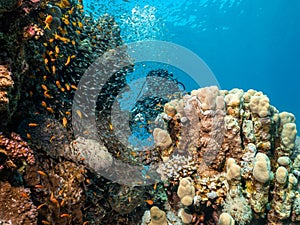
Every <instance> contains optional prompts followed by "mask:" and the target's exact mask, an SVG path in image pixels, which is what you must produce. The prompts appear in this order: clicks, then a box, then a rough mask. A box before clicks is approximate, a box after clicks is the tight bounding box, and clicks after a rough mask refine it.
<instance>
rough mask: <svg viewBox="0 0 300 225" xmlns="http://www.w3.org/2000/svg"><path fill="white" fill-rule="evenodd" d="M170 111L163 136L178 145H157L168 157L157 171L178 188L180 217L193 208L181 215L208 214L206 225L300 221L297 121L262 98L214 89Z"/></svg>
mask: <svg viewBox="0 0 300 225" xmlns="http://www.w3.org/2000/svg"><path fill="white" fill-rule="evenodd" d="M164 109H165V110H164V112H163V115H162V118H164V120H165V128H164V129H165V131H167V133H166V132H165V131H164V137H168V136H170V138H171V141H172V144H169V143H168V145H161V144H160V145H158V148H159V150H160V151H162V152H163V153H164V164H163V165H160V166H159V167H158V172H159V173H160V174H161V177H162V179H163V180H166V179H167V182H171V184H170V185H171V186H175V187H177V188H178V191H177V194H178V197H179V198H180V200H181V205H182V206H181V207H180V208H181V209H180V211H182V210H184V208H186V207H188V209H185V211H184V212H185V213H184V214H183V213H180V214H181V215H184V217H186V214H187V213H186V212H188V214H190V215H195V214H197V215H202V216H203V217H204V218H205V221H210V222H207V224H215V223H217V220H218V219H217V218H216V217H217V216H216V215H219V213H220V212H224V213H223V214H222V216H221V217H220V218H219V224H234V222H235V223H236V224H242V225H244V224H251V223H253V222H254V221H255V220H259V219H260V220H263V221H265V223H266V224H270V225H271V224H272V225H273V224H274V225H275V224H286V223H288V224H297V223H299V222H300V220H299V191H300V190H299V155H298V156H297V155H296V156H295V154H294V152H295V151H296V148H297V147H295V140H296V134H297V130H296V125H295V117H294V115H293V114H291V113H287V112H279V111H278V110H277V109H276V108H275V107H274V106H272V105H271V104H270V101H269V99H268V97H267V96H266V95H264V94H263V93H262V92H258V91H255V90H249V91H246V92H245V91H243V90H241V89H233V90H230V91H226V90H219V89H218V88H217V87H215V86H212V87H205V88H201V89H198V90H195V91H192V92H191V94H187V95H185V96H183V97H182V98H178V99H173V100H172V101H171V102H169V103H167V104H166V105H165V108H164ZM157 133H158V132H156V131H155V132H154V133H153V135H154V138H155V137H156V136H157ZM156 139H157V138H156ZM297 154H299V152H298V153H297ZM292 155H294V156H292ZM174 157H175V158H176V159H178V160H173V159H174ZM181 158H185V160H184V161H185V165H184V166H183V165H180V164H181V161H182V159H181ZM177 164H178V165H180V166H178V165H177ZM189 167H190V168H189ZM183 171H186V172H184V173H183ZM188 171H190V172H188ZM189 185H193V188H195V192H193V191H192V189H191V187H190V186H189ZM169 188H170V187H169ZM170 190H172V188H170ZM182 190H186V196H188V201H183V199H184V195H183V194H182V193H184V192H183V191H182ZM188 190H189V191H188ZM192 193H195V196H193V195H192ZM189 194H190V195H189ZM177 201H178V200H177ZM171 205H172V204H171ZM190 205H192V206H193V207H190ZM175 208H176V207H175ZM182 219H184V218H183V217H182ZM193 221H195V219H194V220H193ZM203 221H204V220H203ZM184 223H186V222H184ZM190 223H193V222H192V221H190Z"/></svg>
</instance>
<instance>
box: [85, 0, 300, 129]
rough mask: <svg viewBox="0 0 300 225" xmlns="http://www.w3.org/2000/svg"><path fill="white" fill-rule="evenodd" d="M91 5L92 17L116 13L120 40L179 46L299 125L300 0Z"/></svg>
mask: <svg viewBox="0 0 300 225" xmlns="http://www.w3.org/2000/svg"><path fill="white" fill-rule="evenodd" d="M85 3H86V4H87V5H88V4H89V2H88V1H86V2H85ZM93 5H94V7H93V8H92V9H89V8H88V7H86V9H87V10H90V11H91V12H92V13H93V14H94V15H95V16H96V15H101V14H103V13H106V12H107V13H110V14H112V15H114V16H115V18H116V20H117V21H118V23H119V24H120V26H121V29H122V36H123V39H124V40H125V42H132V41H139V40H146V39H159V40H165V41H170V42H173V43H176V44H179V45H182V46H184V47H186V48H188V49H190V50H191V51H193V52H194V53H196V54H197V55H199V56H200V57H201V58H202V59H203V60H204V61H205V62H206V63H207V65H208V66H209V67H210V69H211V70H212V71H213V73H214V75H215V76H216V78H217V80H218V82H219V84H220V87H221V88H222V89H232V88H241V89H244V90H248V89H256V90H259V91H262V92H264V93H265V94H266V95H268V97H269V98H270V101H271V104H272V105H273V106H275V107H276V108H277V109H278V110H280V111H288V112H292V113H294V115H295V116H296V118H298V120H297V124H298V127H300V122H299V121H300V104H299V103H300V101H299V98H300V94H299V93H300V92H299V91H298V88H299V84H300V82H299V81H300V78H299V76H300V13H299V12H300V1H298V0H289V1H286V0H189V1H187V0H173V1H167V0H165V1H160V0H149V1H137V0H136V1H133V0H129V1H121V0H118V1H108V0H106V1H100V0H99V2H97V0H94V1H93ZM299 129H300V128H299Z"/></svg>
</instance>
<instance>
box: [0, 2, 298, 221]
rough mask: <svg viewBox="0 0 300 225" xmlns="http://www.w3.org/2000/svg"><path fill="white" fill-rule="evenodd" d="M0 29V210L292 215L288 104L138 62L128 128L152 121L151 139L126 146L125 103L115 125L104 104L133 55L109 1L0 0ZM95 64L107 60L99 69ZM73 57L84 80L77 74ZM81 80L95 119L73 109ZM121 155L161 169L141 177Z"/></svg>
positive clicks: (36, 217) (104, 215)
mask: <svg viewBox="0 0 300 225" xmlns="http://www.w3.org/2000/svg"><path fill="white" fill-rule="evenodd" d="M4 18H5V19H4ZM0 42H1V46H0V189H1V190H0V209H1V210H0V223H1V224H62V225H64V224H66V225H67V224H74V225H77V224H78V225H79V224H84V225H86V224H126V225H136V224H142V225H182V224H194V225H204V224H207V225H216V224H226V225H227V224H228V225H234V224H240V225H246V224H253V223H262V224H268V225H275V224H276V225H280V224H299V223H300V200H299V199H300V184H299V177H300V147H299V146H300V144H299V143H300V142H299V137H296V135H297V129H296V125H295V116H294V115H293V114H291V113H288V112H279V111H278V110H277V109H276V108H275V107H274V106H272V105H271V104H270V100H269V98H268V97H267V96H266V95H265V94H263V93H262V92H259V91H255V90H248V91H243V90H241V89H237V88H235V89H232V90H229V91H227V90H219V89H218V87H216V86H212V87H204V88H200V89H198V90H194V91H192V92H190V93H176V92H177V91H180V90H179V88H178V89H176V88H175V89H174V90H173V89H172V90H170V89H167V91H165V90H163V87H164V85H157V83H159V81H160V78H164V79H165V81H166V84H165V86H167V84H168V82H169V81H170V82H171V81H172V82H174V81H175V82H174V83H176V84H177V85H180V83H179V82H178V81H177V80H176V79H175V78H174V77H173V74H172V73H170V72H168V71H166V70H154V71H151V72H150V73H149V74H148V75H147V78H146V79H147V85H148V88H149V91H148V93H147V96H145V99H144V100H143V101H139V102H138V103H137V104H136V105H135V106H134V108H133V109H132V111H133V114H132V118H131V121H130V128H131V129H133V130H134V129H137V128H138V127H139V126H142V127H145V128H146V130H147V131H149V132H150V131H151V133H152V136H153V139H152V140H154V146H153V148H151V147H149V148H147V149H146V150H145V151H140V152H138V151H137V150H136V149H135V148H133V147H132V146H130V145H129V144H128V145H124V143H127V142H123V143H121V141H120V140H119V136H118V135H122V134H120V133H122V132H119V131H118V129H119V130H122V131H123V127H124V126H125V125H124V124H123V123H124V116H122V115H115V118H113V119H115V120H116V121H117V122H118V124H119V126H120V127H115V125H113V123H112V118H111V109H112V107H113V105H114V104H115V100H116V98H117V96H118V94H119V92H120V90H121V89H122V88H124V87H125V86H126V75H127V73H128V72H130V71H132V70H133V69H134V65H133V60H132V59H130V58H129V56H128V55H127V53H126V49H125V48H124V49H123V51H121V52H118V51H116V48H117V47H118V46H121V45H122V44H123V41H122V39H121V37H120V28H119V26H118V24H117V23H116V21H115V19H114V18H113V17H112V16H111V15H108V14H104V15H102V16H101V17H99V18H93V17H91V16H88V15H86V14H84V10H83V5H82V1H80V0H11V1H8V0H0ZM101 56H102V58H103V59H104V60H103V61H99V60H97V58H99V57H101ZM114 58H118V59H120V60H121V62H122V63H123V64H122V65H126V66H125V67H123V68H121V69H120V67H118V65H115V64H114V61H113V59H114ZM106 66H110V69H113V71H116V72H115V73H114V74H112V76H110V78H109V80H107V81H106V80H104V79H105V78H103V77H102V76H99V72H103V73H105V72H106V71H105V68H106ZM88 68H89V69H88ZM86 70H88V72H89V73H91V77H92V78H93V80H88V81H87V82H86V83H85V84H84V85H82V87H79V86H78V85H79V81H80V80H81V78H82V77H83V76H84V73H85V72H86ZM103 83H105V84H104V85H103V87H102V89H101V91H100V93H94V92H90V91H91V90H97V87H98V86H99V84H103ZM79 88H81V91H82V96H79V97H78V98H77V100H76V101H75V103H74V104H73V99H74V95H75V92H76V91H77V90H78V89H79ZM183 88H184V87H183ZM156 91H159V92H161V93H163V94H164V95H165V96H163V97H160V98H156V97H153V96H152V95H155V92H156ZM91 94H95V96H97V99H96V100H94V101H95V102H94V103H95V106H96V107H95V114H96V118H95V120H96V129H97V130H95V129H93V128H92V123H91V121H90V120H89V119H90V118H89V116H88V115H86V113H87V111H86V102H88V101H89V100H90V95H91ZM168 95H171V96H168ZM163 104H164V105H163ZM116 105H117V106H116V107H119V108H120V105H118V103H117V104H116ZM149 106H153V107H154V109H153V110H152V108H151V107H149ZM160 112H161V113H160ZM156 116H157V118H155V117H156ZM72 118H73V119H74V120H73V119H72ZM149 120H151V121H150V122H149ZM152 121H154V122H153V123H152ZM71 122H73V123H71ZM92 122H94V121H92ZM114 122H115V121H114ZM121 128H122V129H121ZM124 129H126V128H124ZM127 129H128V128H127ZM75 130H81V131H82V132H81V133H80V134H78V133H74V131H75ZM118 132H119V133H118ZM151 138H152V137H151ZM97 140H100V141H101V142H99V141H97ZM122 163H128V164H129V165H134V166H138V168H139V169H140V171H141V174H140V176H141V177H139V178H147V179H148V180H151V179H152V177H150V176H148V174H147V173H145V174H144V171H147V170H149V171H156V172H157V173H158V174H157V175H158V177H159V178H161V180H159V179H152V180H151V181H153V182H152V183H151V182H150V184H148V185H146V186H140V185H141V184H142V183H136V182H134V181H135V180H134V179H135V178H134V177H133V173H131V171H130V170H127V167H126V168H124V167H122V166H120V165H121V164H122ZM128 168H129V167H128ZM108 169H110V170H112V171H113V174H112V175H107V176H105V177H104V174H103V171H104V172H106V171H107V170H108ZM115 174H117V175H118V176H119V177H121V179H122V182H119V183H120V184H118V183H116V182H112V181H111V180H109V178H111V177H110V176H114V175H115ZM114 181H115V180H114ZM126 182H127V183H134V185H132V186H129V185H125V184H124V183H126ZM143 215H144V216H143Z"/></svg>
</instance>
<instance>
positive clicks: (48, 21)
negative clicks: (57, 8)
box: [44, 15, 53, 30]
mask: <svg viewBox="0 0 300 225" xmlns="http://www.w3.org/2000/svg"><path fill="white" fill-rule="evenodd" d="M52 20H53V17H52V16H51V15H48V16H47V17H46V19H45V21H44V23H45V28H44V29H45V30H46V29H49V30H51V29H50V24H51V22H52Z"/></svg>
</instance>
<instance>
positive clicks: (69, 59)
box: [65, 56, 71, 66]
mask: <svg viewBox="0 0 300 225" xmlns="http://www.w3.org/2000/svg"><path fill="white" fill-rule="evenodd" d="M70 61H71V57H70V56H68V59H67V61H66V63H65V66H67V65H69V64H70Z"/></svg>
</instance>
